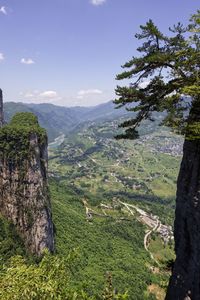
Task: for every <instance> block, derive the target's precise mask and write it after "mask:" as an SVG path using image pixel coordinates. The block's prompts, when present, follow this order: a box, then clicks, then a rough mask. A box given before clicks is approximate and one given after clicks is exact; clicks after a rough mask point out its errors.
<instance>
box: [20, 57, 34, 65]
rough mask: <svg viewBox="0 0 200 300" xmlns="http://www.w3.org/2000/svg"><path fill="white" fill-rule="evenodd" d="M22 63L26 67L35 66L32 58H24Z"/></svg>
mask: <svg viewBox="0 0 200 300" xmlns="http://www.w3.org/2000/svg"><path fill="white" fill-rule="evenodd" d="M20 62H21V63H22V64H25V65H33V64H34V63H35V62H34V60H32V58H22V59H21V60H20Z"/></svg>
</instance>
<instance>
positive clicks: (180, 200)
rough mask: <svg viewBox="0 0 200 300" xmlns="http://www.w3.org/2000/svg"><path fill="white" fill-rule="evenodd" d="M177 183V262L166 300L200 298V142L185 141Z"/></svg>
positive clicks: (193, 299)
mask: <svg viewBox="0 0 200 300" xmlns="http://www.w3.org/2000/svg"><path fill="white" fill-rule="evenodd" d="M183 152H184V155H183V160H182V164H181V168H180V173H179V177H178V183H177V198H176V215H175V224H174V237H175V252H176V261H175V264H174V268H173V272H172V276H171V279H170V283H169V287H168V291H167V295H166V300H185V299H191V300H199V299H200V140H193V141H187V140H186V141H185V144H184V151H183Z"/></svg>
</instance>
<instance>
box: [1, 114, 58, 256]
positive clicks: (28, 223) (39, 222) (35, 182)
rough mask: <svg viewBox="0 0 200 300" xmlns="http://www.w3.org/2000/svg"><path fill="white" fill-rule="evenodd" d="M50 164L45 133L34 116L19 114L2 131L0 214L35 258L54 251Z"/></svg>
mask: <svg viewBox="0 0 200 300" xmlns="http://www.w3.org/2000/svg"><path fill="white" fill-rule="evenodd" d="M47 162H48V154H47V135H46V131H45V130H44V129H42V128H41V127H40V126H39V124H38V120H37V117H36V116H35V115H33V114H32V113H17V114H16V115H15V116H14V117H13V119H12V121H11V122H10V124H8V125H5V126H3V127H2V128H0V212H1V213H2V215H4V216H5V217H6V218H7V219H9V220H10V221H12V222H13V224H14V225H15V226H16V228H17V230H18V232H19V234H20V235H21V237H22V238H23V240H24V243H25V246H26V249H27V250H28V251H29V252H31V253H33V254H35V255H41V254H42V251H43V250H44V249H45V248H47V249H48V250H49V251H50V252H53V251H54V233H53V222H52V217H51V205H50V196H49V190H48V183H47Z"/></svg>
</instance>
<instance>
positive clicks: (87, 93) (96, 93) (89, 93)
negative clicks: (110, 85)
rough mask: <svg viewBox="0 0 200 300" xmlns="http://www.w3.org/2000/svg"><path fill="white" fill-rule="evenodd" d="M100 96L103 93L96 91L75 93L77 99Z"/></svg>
mask: <svg viewBox="0 0 200 300" xmlns="http://www.w3.org/2000/svg"><path fill="white" fill-rule="evenodd" d="M101 94H103V92H102V91H101V90H98V89H89V90H80V91H79V92H78V93H77V98H78V99H83V98H84V97H85V96H92V95H101Z"/></svg>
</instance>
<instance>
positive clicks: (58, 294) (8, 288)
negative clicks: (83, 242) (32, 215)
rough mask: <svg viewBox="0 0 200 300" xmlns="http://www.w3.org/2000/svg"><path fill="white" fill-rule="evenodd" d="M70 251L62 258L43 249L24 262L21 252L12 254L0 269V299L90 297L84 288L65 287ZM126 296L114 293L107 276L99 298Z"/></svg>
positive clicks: (45, 299)
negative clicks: (36, 261)
mask: <svg viewBox="0 0 200 300" xmlns="http://www.w3.org/2000/svg"><path fill="white" fill-rule="evenodd" d="M73 258H74V254H73V253H72V255H69V256H68V257H67V258H66V259H65V258H59V257H58V256H52V255H51V254H49V253H48V252H46V253H45V255H44V257H43V259H42V260H41V262H40V263H39V264H38V265H36V264H27V263H26V261H25V259H23V258H22V257H21V256H15V257H13V258H12V259H11V260H10V264H9V265H8V266H7V267H4V269H3V270H2V271H1V273H0V299H4V300H13V299H15V300H48V299H58V300H59V299H60V300H62V299H63V300H64V299H65V300H67V299H69V300H72V299H73V300H92V299H95V298H93V297H90V296H88V295H87V294H86V293H85V292H84V291H81V290H80V291H73V290H71V289H70V287H69V281H70V266H69V265H70V264H72V262H73ZM101 298H102V299H105V300H109V299H118V300H120V299H121V300H123V299H127V294H123V295H121V294H118V293H115V292H114V290H113V287H112V283H111V279H110V277H109V279H108V287H106V289H105V291H104V292H103V294H102V295H101V296H100V299H101Z"/></svg>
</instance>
